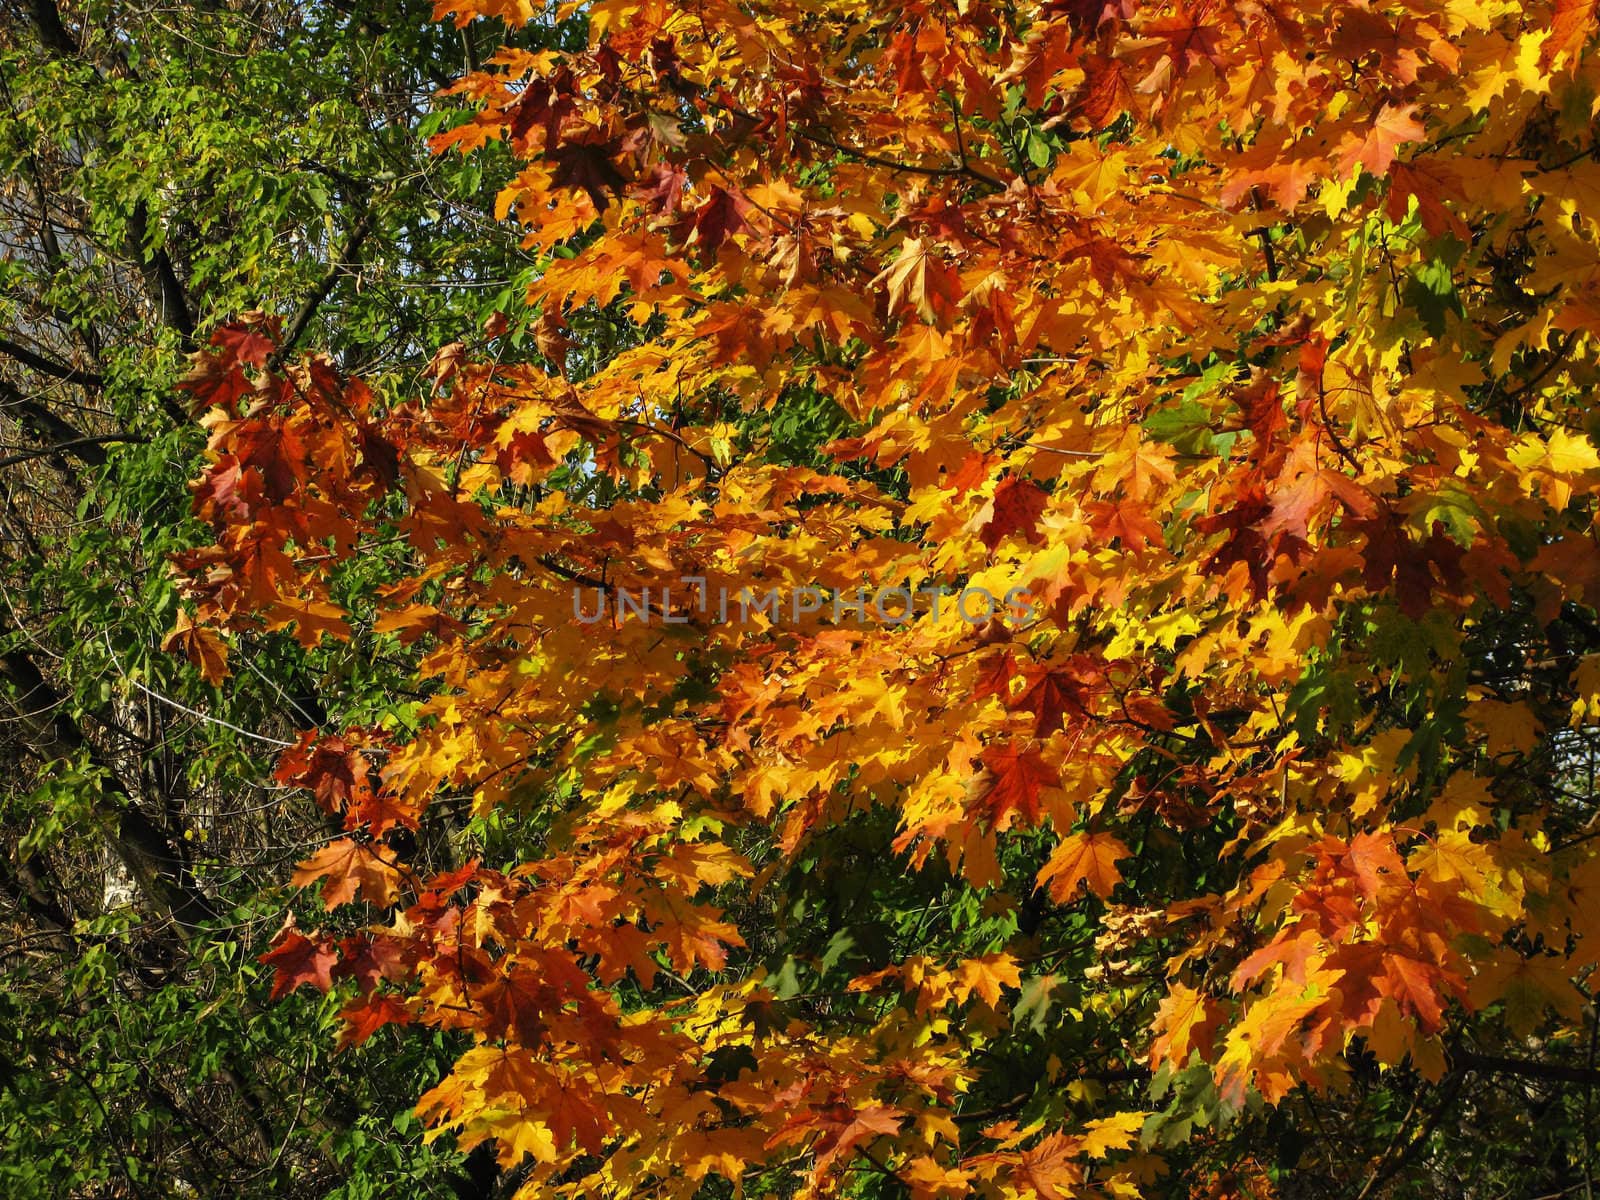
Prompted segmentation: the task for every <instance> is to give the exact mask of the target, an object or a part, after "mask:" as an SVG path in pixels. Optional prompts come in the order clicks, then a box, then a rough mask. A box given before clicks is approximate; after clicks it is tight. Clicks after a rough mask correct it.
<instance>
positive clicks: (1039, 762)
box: [982, 743, 1061, 832]
mask: <svg viewBox="0 0 1600 1200" xmlns="http://www.w3.org/2000/svg"><path fill="white" fill-rule="evenodd" d="M983 765H984V766H985V767H987V768H988V772H989V781H988V786H987V788H986V789H985V790H984V792H983V796H982V798H983V804H984V812H985V815H986V817H987V819H988V821H989V824H990V825H991V826H992V827H993V828H994V829H995V830H996V831H997V832H999V831H1003V830H1006V829H1009V828H1010V827H1011V826H1012V825H1013V824H1015V823H1016V821H1017V819H1018V817H1021V818H1022V819H1023V821H1025V822H1026V823H1027V824H1028V825H1037V824H1038V823H1039V819H1040V818H1041V817H1042V816H1043V815H1044V806H1043V804H1042V802H1041V800H1040V793H1041V792H1042V791H1044V790H1045V789H1046V788H1054V787H1059V786H1060V784H1061V776H1060V775H1058V774H1057V773H1056V771H1055V769H1054V768H1053V767H1051V766H1050V765H1049V764H1048V763H1046V762H1045V761H1044V759H1043V758H1042V757H1040V755H1039V752H1038V751H1037V750H1020V749H1018V748H1017V747H1016V746H1015V745H1014V744H1011V743H1007V744H1006V745H1004V746H991V747H990V748H989V749H988V750H985V751H984V754H983Z"/></svg>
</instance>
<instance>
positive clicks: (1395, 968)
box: [1379, 954, 1444, 1033]
mask: <svg viewBox="0 0 1600 1200" xmlns="http://www.w3.org/2000/svg"><path fill="white" fill-rule="evenodd" d="M1441 978H1442V975H1441V972H1440V970H1439V968H1438V967H1436V966H1434V965H1433V964H1431V963H1425V962H1421V961H1419V960H1418V959H1415V958H1411V957H1409V956H1407V955H1404V954H1390V955H1385V956H1384V959H1383V977H1382V979H1381V980H1379V986H1380V987H1381V988H1382V989H1383V990H1384V991H1385V992H1386V993H1387V994H1388V995H1390V996H1392V997H1394V999H1395V1000H1396V1002H1398V1003H1399V1005H1400V1009H1401V1011H1402V1012H1410V1013H1414V1014H1415V1015H1416V1016H1417V1019H1418V1020H1419V1021H1421V1023H1422V1031H1423V1032H1424V1033H1433V1032H1435V1031H1436V1030H1438V1028H1439V1027H1440V1026H1441V1025H1442V1024H1443V1017H1444V1009H1443V1007H1442V1003H1441V1001H1440V997H1439V983H1440V980H1441Z"/></svg>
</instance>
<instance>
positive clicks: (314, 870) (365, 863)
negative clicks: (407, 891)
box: [291, 838, 400, 908]
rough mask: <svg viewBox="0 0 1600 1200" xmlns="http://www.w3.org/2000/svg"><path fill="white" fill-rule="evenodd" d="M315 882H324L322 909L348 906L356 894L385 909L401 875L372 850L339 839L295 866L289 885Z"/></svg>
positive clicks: (393, 894)
mask: <svg viewBox="0 0 1600 1200" xmlns="http://www.w3.org/2000/svg"><path fill="white" fill-rule="evenodd" d="M318 879H321V880H322V881H323V884H322V904H323V907H324V908H336V907H337V906H339V905H341V904H348V903H349V902H350V901H351V900H354V899H355V897H356V893H357V892H358V891H359V892H360V894H361V898H362V899H363V900H366V901H368V902H369V903H372V904H376V905H378V906H379V907H386V906H387V905H389V904H392V903H393V902H394V898H395V893H396V891H397V890H398V885H399V881H400V872H399V870H398V869H397V868H396V867H395V866H394V865H393V864H391V863H388V862H385V861H384V860H383V859H382V858H381V857H380V856H379V854H378V853H377V851H376V850H374V849H373V847H371V846H368V845H363V844H362V843H360V842H357V841H355V840H354V839H352V838H340V839H339V840H338V841H334V842H329V843H328V844H327V845H326V846H324V847H323V848H322V849H321V850H318V851H317V852H316V853H315V854H313V855H312V856H311V857H310V858H308V859H306V860H305V861H304V862H302V863H299V864H297V865H296V866H295V869H294V875H293V877H292V880H291V882H293V884H294V886H295V887H306V886H307V885H309V884H312V883H315V882H316V881H317V880H318Z"/></svg>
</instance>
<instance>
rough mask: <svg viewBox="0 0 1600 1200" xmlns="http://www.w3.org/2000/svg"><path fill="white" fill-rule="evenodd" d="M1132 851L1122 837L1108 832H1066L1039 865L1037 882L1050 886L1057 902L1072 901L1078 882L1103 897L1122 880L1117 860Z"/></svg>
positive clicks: (1051, 895)
mask: <svg viewBox="0 0 1600 1200" xmlns="http://www.w3.org/2000/svg"><path fill="white" fill-rule="evenodd" d="M1131 853H1132V852H1131V851H1130V850H1129V849H1128V847H1127V846H1126V845H1124V844H1123V842H1122V841H1121V839H1119V838H1117V837H1114V836H1113V835H1112V834H1109V833H1069V834H1067V835H1066V836H1065V837H1063V838H1062V839H1061V841H1060V842H1059V843H1058V844H1057V845H1056V848H1055V850H1054V851H1052V852H1051V854H1050V858H1049V860H1048V861H1047V862H1046V863H1045V864H1044V866H1043V867H1041V868H1040V870H1039V877H1038V884H1039V886H1040V887H1045V888H1049V890H1050V898H1051V899H1052V900H1054V901H1055V902H1056V903H1057V904H1065V903H1067V902H1068V901H1069V900H1071V899H1072V898H1073V896H1074V895H1075V894H1076V893H1077V891H1078V885H1079V884H1080V883H1081V884H1084V885H1085V886H1086V887H1087V888H1088V890H1089V891H1090V892H1092V893H1094V894H1095V895H1096V896H1099V897H1100V899H1102V900H1104V899H1106V898H1107V897H1109V896H1110V895H1111V889H1112V888H1114V887H1116V886H1117V884H1119V883H1121V882H1122V872H1121V871H1119V870H1117V861H1118V860H1119V859H1123V858H1127V857H1128V856H1129V854H1131Z"/></svg>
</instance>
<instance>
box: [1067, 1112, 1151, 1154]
mask: <svg viewBox="0 0 1600 1200" xmlns="http://www.w3.org/2000/svg"><path fill="white" fill-rule="evenodd" d="M1149 1115H1150V1114H1149V1113H1144V1112H1121V1113H1117V1114H1116V1115H1115V1116H1111V1117H1102V1118H1101V1119H1100V1120H1098V1121H1090V1122H1089V1125H1088V1128H1086V1129H1085V1130H1084V1132H1083V1140H1082V1142H1081V1143H1080V1145H1079V1152H1080V1153H1082V1154H1087V1155H1088V1156H1089V1157H1090V1158H1104V1157H1105V1156H1106V1154H1107V1152H1108V1151H1111V1150H1126V1149H1127V1148H1128V1147H1130V1146H1132V1145H1133V1139H1134V1137H1135V1135H1137V1134H1138V1132H1139V1131H1140V1130H1141V1129H1143V1128H1144V1123H1145V1121H1146V1119H1147V1118H1148V1117H1149Z"/></svg>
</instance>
